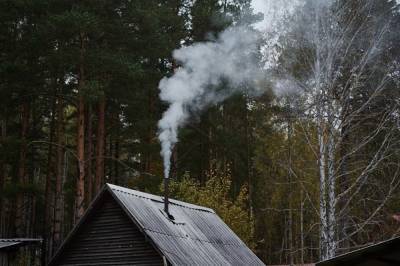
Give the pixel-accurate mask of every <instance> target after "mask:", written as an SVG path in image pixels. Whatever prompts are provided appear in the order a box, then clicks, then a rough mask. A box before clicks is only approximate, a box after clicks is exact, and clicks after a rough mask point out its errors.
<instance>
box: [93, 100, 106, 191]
mask: <svg viewBox="0 0 400 266" xmlns="http://www.w3.org/2000/svg"><path fill="white" fill-rule="evenodd" d="M105 109H106V99H105V97H104V96H103V97H101V98H100V100H99V104H98V122H97V145H96V153H97V154H96V182H95V184H96V186H95V191H96V194H97V193H98V192H99V191H100V188H101V186H102V184H103V182H104V146H105Z"/></svg>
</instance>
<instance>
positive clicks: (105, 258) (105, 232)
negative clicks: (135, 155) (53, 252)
mask: <svg viewBox="0 0 400 266" xmlns="http://www.w3.org/2000/svg"><path fill="white" fill-rule="evenodd" d="M51 265H77V266H78V265H99V266H100V265H163V260H162V257H161V256H160V255H159V253H158V252H157V251H156V250H155V249H154V247H153V246H152V245H151V244H150V243H149V242H148V241H147V240H146V238H145V236H144V235H143V234H142V233H141V232H140V231H139V229H138V228H137V227H136V226H135V224H134V223H133V222H132V221H131V220H130V218H129V217H128V216H127V214H126V213H125V212H124V211H123V210H122V208H121V207H120V206H119V205H118V204H117V203H116V202H115V200H114V199H113V198H112V196H111V195H110V194H109V193H108V192H107V193H106V195H104V197H103V198H102V200H101V202H98V204H96V206H94V210H93V211H92V212H91V215H90V216H88V217H87V220H86V221H84V224H82V226H81V227H80V228H79V229H78V231H77V232H76V234H75V235H73V236H72V238H71V239H70V241H69V242H68V243H67V245H66V246H65V247H64V249H63V250H62V251H61V253H60V256H59V257H58V258H56V259H55V261H53V263H52V264H51Z"/></svg>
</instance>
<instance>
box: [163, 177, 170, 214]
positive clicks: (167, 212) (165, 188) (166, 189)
mask: <svg viewBox="0 0 400 266" xmlns="http://www.w3.org/2000/svg"><path fill="white" fill-rule="evenodd" d="M168 183H169V178H165V177H164V211H165V213H166V214H167V215H168V217H169V216H170V214H169V208H168V207H169V206H168V205H169V199H168V194H169V187H168Z"/></svg>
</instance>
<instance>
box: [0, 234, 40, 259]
mask: <svg viewBox="0 0 400 266" xmlns="http://www.w3.org/2000/svg"><path fill="white" fill-rule="evenodd" d="M41 244H42V240H41V239H36V238H12V239H0V266H14V265H20V264H21V263H23V264H27V265H37V264H39V263H40V259H41ZM24 253H25V254H30V256H27V258H26V259H27V260H29V261H24V262H22V261H21V260H23V258H22V257H23V254H24ZM32 255H33V256H32Z"/></svg>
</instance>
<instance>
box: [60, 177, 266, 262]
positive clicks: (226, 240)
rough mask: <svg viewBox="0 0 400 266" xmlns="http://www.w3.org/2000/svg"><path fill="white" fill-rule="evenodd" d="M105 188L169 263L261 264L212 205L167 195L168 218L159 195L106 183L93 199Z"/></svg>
mask: <svg viewBox="0 0 400 266" xmlns="http://www.w3.org/2000/svg"><path fill="white" fill-rule="evenodd" d="M106 192H109V193H110V194H111V195H112V196H113V198H114V199H115V200H116V201H117V202H118V203H119V205H120V206H121V207H122V208H123V209H124V210H125V212H126V213H127V214H128V216H129V217H130V218H131V220H132V222H133V223H135V224H136V225H137V226H138V227H139V229H141V230H142V232H143V233H144V234H145V235H146V236H148V238H149V239H150V241H151V242H152V244H153V246H154V247H155V248H156V249H157V250H158V251H159V252H160V254H162V255H163V256H165V258H166V259H167V260H168V261H169V262H170V263H171V264H172V265H264V263H263V262H262V261H261V260H260V259H259V258H258V257H257V256H256V255H255V254H254V253H253V252H252V251H251V250H250V249H249V248H248V247H247V246H246V245H245V244H244V243H243V241H242V240H240V239H239V237H238V236H237V235H236V234H235V233H234V232H233V231H232V230H231V229H230V228H229V227H228V226H227V225H226V224H225V223H224V222H223V221H222V220H221V218H220V217H219V216H218V215H217V214H216V213H215V212H214V211H213V210H212V209H209V208H205V207H202V206H198V205H193V204H189V203H186V202H182V201H178V200H173V199H170V200H169V212H170V214H171V215H172V216H173V217H174V219H173V220H171V219H169V218H168V217H167V215H166V214H165V212H164V211H163V207H164V201H163V198H162V197H160V196H156V195H152V194H148V193H143V192H140V191H136V190H131V189H127V188H124V187H120V186H115V185H111V184H106V185H105V187H104V188H103V190H102V192H100V193H99V195H98V196H97V197H96V199H95V200H94V202H95V201H96V200H99V198H101V197H102V195H104V193H106ZM92 206H94V203H92ZM90 209H92V208H88V211H87V213H88V212H90ZM87 213H86V214H85V216H87ZM85 216H84V217H85ZM84 217H83V218H82V220H84ZM80 224H81V223H78V225H77V226H76V227H79V226H80ZM76 231H77V229H76V228H75V229H74V230H73V232H76ZM73 232H72V233H71V234H73ZM70 238H71V236H69V237H68V238H67V240H66V241H65V242H64V244H63V245H62V246H64V245H65V243H66V242H68V239H70ZM60 250H62V247H61V248H60ZM60 250H59V252H60ZM59 252H57V253H59ZM57 255H58V254H56V256H57Z"/></svg>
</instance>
